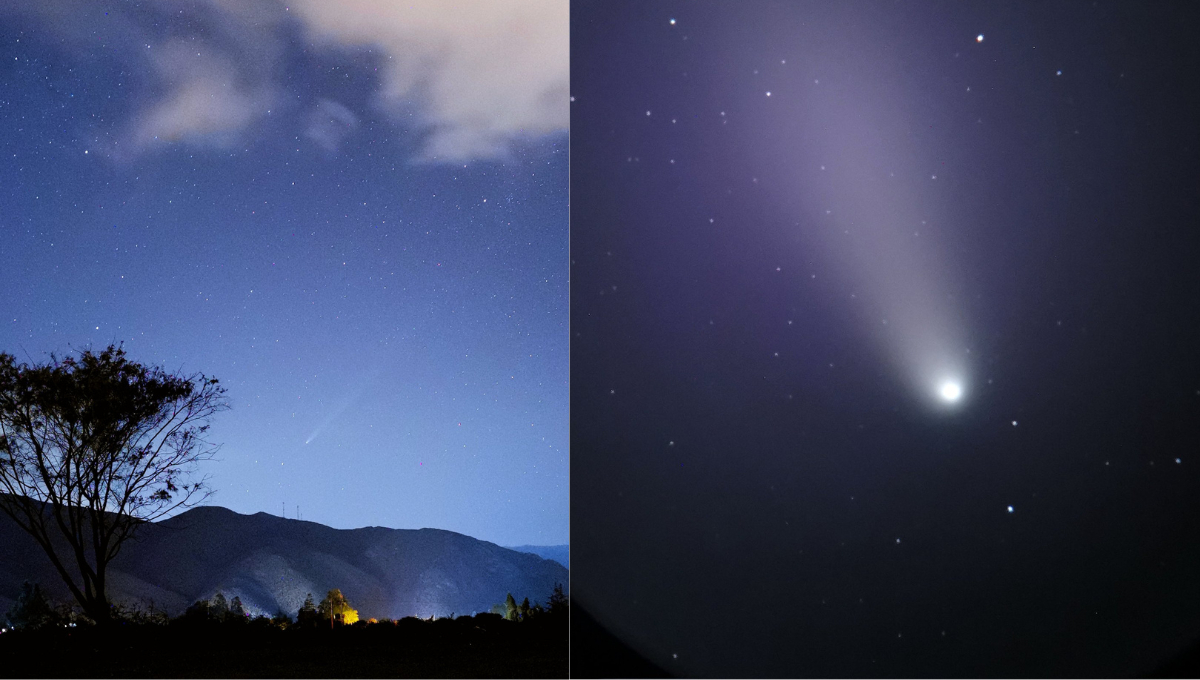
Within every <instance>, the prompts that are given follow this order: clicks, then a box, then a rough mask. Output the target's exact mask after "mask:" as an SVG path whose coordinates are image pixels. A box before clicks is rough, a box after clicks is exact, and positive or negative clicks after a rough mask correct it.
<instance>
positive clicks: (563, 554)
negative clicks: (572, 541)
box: [508, 545, 571, 569]
mask: <svg viewBox="0 0 1200 680" xmlns="http://www.w3.org/2000/svg"><path fill="white" fill-rule="evenodd" d="M508 548H509V550H516V551H517V552H523V553H533V554H534V555H537V556H538V557H540V558H542V559H544V560H554V561H555V562H558V563H559V564H561V565H563V566H564V567H566V568H567V569H570V568H571V546H570V545H510V546H508Z"/></svg>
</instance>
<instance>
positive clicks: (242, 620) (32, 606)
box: [0, 581, 570, 632]
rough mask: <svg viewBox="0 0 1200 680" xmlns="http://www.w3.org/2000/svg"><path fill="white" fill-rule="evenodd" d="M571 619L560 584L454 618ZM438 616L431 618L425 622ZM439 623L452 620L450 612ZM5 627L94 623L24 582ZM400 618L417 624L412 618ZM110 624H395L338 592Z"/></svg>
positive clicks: (236, 602) (145, 612)
mask: <svg viewBox="0 0 1200 680" xmlns="http://www.w3.org/2000/svg"><path fill="white" fill-rule="evenodd" d="M569 616H570V600H569V599H568V598H567V596H566V594H565V593H564V592H563V587H562V584H555V586H554V590H553V592H551V594H550V596H549V597H548V598H547V599H546V602H545V604H544V605H543V604H542V603H540V602H538V603H534V604H530V602H529V598H528V597H526V598H525V599H524V600H523V601H522V602H521V603H520V604H517V601H516V598H514V597H513V595H512V593H508V596H507V598H506V599H505V601H504V602H503V603H499V604H496V605H494V606H493V607H492V608H491V611H489V612H484V613H480V614H476V615H474V617H464V616H460V617H457V618H458V619H464V618H465V619H469V618H481V617H483V618H487V617H492V618H495V619H504V620H507V621H513V622H523V621H533V620H539V619H540V620H546V621H549V620H551V619H561V620H563V621H566V620H567V619H568V618H569ZM435 618H438V617H430V619H429V620H432V619H435ZM441 618H443V619H445V618H450V619H454V618H456V617H455V616H454V614H453V613H451V615H450V616H449V617H441ZM5 619H6V620H5V625H4V626H3V628H2V629H0V632H9V631H15V630H40V629H45V628H68V627H69V628H74V627H77V626H80V625H84V626H87V625H92V624H93V623H94V622H93V621H92V620H91V619H89V618H88V617H87V616H86V615H84V614H83V613H81V612H80V611H78V610H77V609H76V608H75V607H72V606H70V605H66V604H53V603H51V602H50V600H49V598H47V597H46V595H45V593H44V592H43V591H42V589H41V587H40V586H39V585H38V584H36V583H29V582H28V581H27V582H25V584H24V585H23V586H22V588H21V593H20V595H19V596H18V597H17V600H16V602H15V603H14V604H13V606H12V608H11V609H9V611H8V613H7V615H6V617H5ZM405 619H413V620H414V621H415V620H419V619H417V618H416V617H405ZM111 620H112V621H115V622H119V623H124V624H133V625H169V624H174V625H183V626H197V625H200V626H214V625H220V626H243V625H244V626H251V627H254V628H259V629H264V628H273V629H278V630H287V629H290V628H291V629H300V628H308V629H314V628H343V627H356V628H361V627H366V626H372V625H376V624H385V625H394V624H396V623H398V621H395V620H389V619H384V620H383V621H380V620H378V619H374V618H370V619H366V620H363V619H361V618H359V615H358V610H356V609H354V608H353V607H352V606H351V605H350V603H349V602H348V601H347V600H346V597H345V595H343V594H342V591H341V590H340V589H338V588H334V589H332V590H330V591H329V592H328V593H326V594H325V597H324V598H323V599H322V600H321V601H320V602H314V601H313V596H312V593H309V594H308V597H306V598H305V600H304V604H303V605H302V606H301V607H300V609H299V610H298V611H297V612H296V613H295V615H291V614H289V613H287V612H284V611H278V612H276V613H275V615H274V616H266V615H263V614H260V615H258V616H253V615H251V614H250V613H249V612H248V611H247V610H246V607H245V605H244V604H243V603H242V600H241V598H240V597H238V596H234V597H233V598H232V599H229V598H227V597H226V596H225V594H224V593H223V592H221V591H218V592H217V593H216V594H215V595H213V596H212V597H211V598H208V599H205V600H198V601H196V602H195V603H193V604H192V605H191V606H190V607H188V608H187V610H186V611H185V612H184V613H183V614H182V615H180V616H177V617H174V618H172V617H170V616H168V615H167V614H166V613H165V612H163V611H162V610H160V609H157V608H155V607H154V606H153V605H150V606H149V607H147V608H137V607H124V606H120V605H113V606H112V612H111Z"/></svg>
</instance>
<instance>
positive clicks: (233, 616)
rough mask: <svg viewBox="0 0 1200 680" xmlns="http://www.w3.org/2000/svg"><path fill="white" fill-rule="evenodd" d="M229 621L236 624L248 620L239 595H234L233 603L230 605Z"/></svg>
mask: <svg viewBox="0 0 1200 680" xmlns="http://www.w3.org/2000/svg"><path fill="white" fill-rule="evenodd" d="M229 620H230V621H233V622H235V623H245V622H246V621H247V620H248V617H247V616H246V608H245V607H243V606H242V598H240V597H238V596H237V595H234V596H233V601H232V602H230V603H229Z"/></svg>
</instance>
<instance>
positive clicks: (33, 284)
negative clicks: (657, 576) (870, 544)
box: [0, 0, 569, 545]
mask: <svg viewBox="0 0 1200 680" xmlns="http://www.w3.org/2000/svg"><path fill="white" fill-rule="evenodd" d="M567 42H568V12H567V5H566V3H563V2H558V1H542V0H531V1H527V2H513V3H506V4H502V5H501V4H495V3H485V2H471V1H469V0H464V1H463V2H460V3H457V4H454V5H448V4H446V3H433V2H418V3H403V6H400V4H398V3H389V2H379V1H375V0H351V1H349V2H344V3H339V4H338V6H337V7H334V5H333V3H324V2H318V1H316V0H301V1H299V2H292V3H282V2H276V1H275V0H252V1H245V2H243V1H238V2H226V1H224V0H210V1H205V2H192V1H188V2H183V1H175V0H164V1H162V2H154V3H136V2H108V3H102V2H81V1H75V0H51V1H49V2H45V3H40V2H39V3H25V2H15V1H14V2H2V3H0V69H3V71H2V73H3V75H2V77H0V150H2V151H3V158H4V161H3V163H2V164H0V262H2V263H3V264H2V266H0V291H3V294H2V295H0V321H2V323H0V350H3V351H6V352H9V353H12V354H14V355H16V356H17V357H18V359H19V360H23V361H28V362H42V361H45V360H46V359H47V358H48V354H49V353H50V352H58V353H59V354H60V355H61V354H62V353H66V352H69V351H72V350H78V349H83V348H88V347H91V348H96V349H98V348H102V347H104V346H107V345H108V344H110V343H123V344H124V347H125V349H126V350H127V352H128V354H129V356H130V358H131V359H133V360H136V361H140V362H144V363H151V364H158V365H162V366H164V367H166V368H167V369H168V370H181V371H184V372H187V373H191V372H203V373H205V374H208V375H212V376H216V377H217V378H218V379H220V380H221V381H222V383H223V384H224V385H225V386H226V387H227V389H228V396H229V398H230V401H231V404H232V409H231V410H230V411H228V412H226V413H223V414H220V415H219V416H218V417H217V418H216V419H215V420H214V422H213V429H212V430H211V432H210V435H211V439H212V440H213V441H215V442H219V443H221V444H222V449H221V451H220V453H219V454H218V457H217V460H214V461H210V462H208V463H206V464H205V466H204V468H203V470H202V472H203V473H205V474H208V475H211V488H212V489H214V490H215V491H216V494H215V495H214V496H213V497H212V498H211V500H210V501H209V502H210V503H212V504H217V505H222V506H225V507H228V508H231V509H233V510H235V511H237V512H241V513H254V512H260V511H265V512H270V513H275V514H280V513H283V512H286V514H287V516H289V517H296V516H301V517H302V518H303V519H305V520H311V521H315V522H320V523H322V524H326V525H329V526H333V527H338V528H354V527H361V526H371V525H378V526H387V527H394V528H421V527H436V528H441V529H449V530H453V531H458V532H462V533H465V534H468V535H471V536H474V537H477V538H481V539H484V540H489V541H493V542H497V543H500V544H504V545H512V544H535V545H545V544H562V543H567V542H568V541H569V522H568V490H569V489H568V474H569V457H568V429H567V427H568V425H567V418H568V410H567V399H568V378H569V376H568V361H569V356H568V343H569V335H568V316H567V314H568V273H569V269H568V203H567V200H568V167H569V160H568V135H567V129H568V122H569V120H568V117H569V103H568V94H569V93H568V77H569V72H568V62H567V58H568V51H567Z"/></svg>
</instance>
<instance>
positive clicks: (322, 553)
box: [0, 506, 568, 619]
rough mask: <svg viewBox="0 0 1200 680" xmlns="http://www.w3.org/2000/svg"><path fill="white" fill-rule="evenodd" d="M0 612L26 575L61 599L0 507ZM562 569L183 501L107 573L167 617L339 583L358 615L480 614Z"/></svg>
mask: <svg viewBox="0 0 1200 680" xmlns="http://www.w3.org/2000/svg"><path fill="white" fill-rule="evenodd" d="M0 545H4V546H5V549H4V551H3V552H2V553H0V613H2V612H3V611H7V609H8V607H10V606H11V605H12V602H13V600H14V598H15V597H16V594H17V592H18V590H19V588H20V586H21V583H22V582H23V581H25V580H30V581H36V582H39V583H41V584H42V586H43V587H44V588H46V589H47V590H48V591H49V592H50V593H51V594H52V595H53V596H54V597H56V598H58V599H60V600H62V601H70V599H71V598H70V596H69V593H68V592H67V589H66V587H65V586H64V585H63V584H62V580H61V579H60V578H59V577H58V575H57V573H56V572H55V571H54V569H53V567H52V566H51V565H50V562H49V560H48V559H47V558H46V557H45V555H44V554H43V552H42V551H41V549H40V548H39V547H38V546H37V544H36V543H35V542H34V541H33V539H32V538H30V537H29V536H28V535H27V534H25V533H24V532H23V531H21V529H20V528H19V527H17V526H16V525H15V524H14V523H13V522H12V520H11V519H9V518H8V517H7V516H5V515H2V514H0ZM555 583H562V584H563V585H564V588H567V587H568V571H567V569H566V568H565V567H563V566H562V565H560V564H558V563H557V562H553V561H550V560H545V559H542V558H541V557H538V556H537V555H533V554H529V553H523V552H518V551H515V550H510V549H508V548H502V547H500V546H498V545H495V544H493V543H488V542H486V541H480V540H478V539H474V538H471V537H469V536H464V535H462V534H456V533H454V532H451V531H443V530H439V529H419V530H402V529H387V528H383V527H367V528H363V529H349V530H346V529H333V528H330V527H327V526H324V525H321V524H317V523H315V522H308V521H300V520H293V519H285V518H281V517H278V516H275V515H268V514H266V513H258V514H255V515H241V514H238V513H235V512H233V511H231V510H227V509H225V508H221V507H215V506H206V507H199V508H193V509H191V510H189V511H187V512H185V513H182V514H180V515H177V516H175V517H172V518H170V519H167V520H163V521H162V522H157V523H154V524H148V525H146V526H145V527H144V528H143V530H142V531H141V532H140V533H139V534H138V536H137V537H136V538H135V539H134V540H131V541H129V542H128V543H127V544H126V545H125V546H124V547H123V549H122V551H121V554H120V555H119V556H118V557H117V560H116V561H115V562H114V563H113V565H112V567H110V570H109V584H110V585H109V595H110V597H111V598H112V599H113V600H114V601H117V602H127V603H133V604H140V605H143V606H144V605H147V604H149V603H150V602H153V603H154V604H155V606H157V607H159V608H161V609H165V610H166V611H167V613H169V614H171V615H175V614H178V613H181V612H182V611H183V610H184V609H185V608H186V607H187V606H188V605H189V604H191V603H192V602H194V601H196V600H198V599H202V598H207V597H210V596H211V595H212V594H214V593H215V592H216V591H218V590H220V591H222V592H224V593H225V595H226V596H227V597H229V598H232V597H234V596H238V597H240V598H241V599H242V602H243V603H244V604H245V606H246V608H247V610H248V611H250V612H251V613H265V614H268V615H270V614H274V613H275V612H276V611H279V610H282V611H284V612H288V613H292V614H294V613H295V612H296V610H297V609H299V608H300V605H301V604H302V603H303V602H304V597H305V595H306V594H307V593H312V594H313V596H314V597H315V598H316V599H320V597H321V596H322V595H323V594H324V593H325V592H326V591H328V590H329V589H330V588H341V590H342V592H343V593H344V594H345V595H346V597H347V599H348V600H349V601H350V603H351V604H352V605H354V606H355V607H356V608H357V609H358V611H359V614H360V616H361V617H362V618H364V619H366V618H371V617H375V618H402V617H405V616H418V617H422V618H424V617H429V616H448V615H450V614H451V613H455V614H459V615H461V614H471V613H473V612H477V611H486V610H488V609H489V608H490V607H491V606H492V605H493V604H495V603H498V602H503V601H504V597H505V595H506V594H507V593H509V592H511V593H512V594H513V596H514V597H516V598H517V599H518V600H520V599H522V598H524V597H528V598H529V599H530V601H545V599H546V598H547V597H549V595H550V593H551V591H552V590H553V588H554V584H555Z"/></svg>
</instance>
